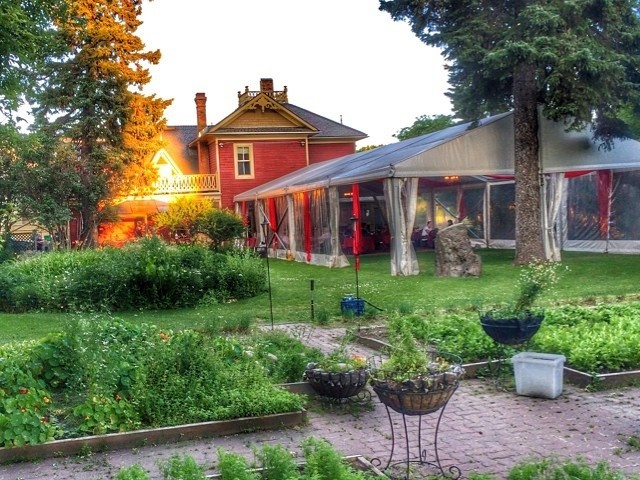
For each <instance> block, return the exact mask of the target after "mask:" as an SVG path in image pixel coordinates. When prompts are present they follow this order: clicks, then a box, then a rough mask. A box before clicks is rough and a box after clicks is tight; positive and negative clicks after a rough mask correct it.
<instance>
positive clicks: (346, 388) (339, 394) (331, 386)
mask: <svg viewBox="0 0 640 480" xmlns="http://www.w3.org/2000/svg"><path fill="white" fill-rule="evenodd" d="M304 379H305V380H306V381H307V382H308V383H309V385H311V387H312V388H313V389H314V390H315V391H316V393H317V394H318V395H321V396H323V397H330V398H349V397H354V396H356V395H358V394H359V393H360V392H361V391H362V389H364V387H365V386H366V385H367V382H368V381H369V371H368V370H367V369H365V368H360V369H357V370H351V371H349V372H340V373H338V372H327V371H325V370H322V369H320V368H309V369H307V370H306V371H305V372H304Z"/></svg>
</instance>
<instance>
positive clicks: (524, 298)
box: [513, 262, 559, 315]
mask: <svg viewBox="0 0 640 480" xmlns="http://www.w3.org/2000/svg"><path fill="white" fill-rule="evenodd" d="M558 268H559V264H558V263H555V262H533V263H531V264H529V265H527V266H526V267H524V269H523V270H522V271H521V272H520V277H519V278H518V290H519V292H520V293H519V295H518V298H517V299H516V303H515V306H514V307H513V312H514V313H515V314H516V315H520V314H522V313H524V312H526V311H527V310H531V308H532V307H533V304H534V303H535V301H536V300H537V298H538V297H539V296H540V295H541V294H542V293H543V292H545V291H549V290H551V289H552V288H553V287H555V286H556V284H557V283H558V279H559V275H558Z"/></svg>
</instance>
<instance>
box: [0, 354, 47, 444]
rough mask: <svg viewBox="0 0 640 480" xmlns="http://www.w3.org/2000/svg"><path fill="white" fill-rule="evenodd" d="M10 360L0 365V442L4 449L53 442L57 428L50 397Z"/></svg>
mask: <svg viewBox="0 0 640 480" xmlns="http://www.w3.org/2000/svg"><path fill="white" fill-rule="evenodd" d="M43 387H44V382H43V381H41V380H37V379H35V378H33V376H32V375H31V373H30V372H28V371H25V370H24V369H22V368H20V365H19V364H17V363H16V362H14V361H12V360H10V359H9V360H7V359H2V361H1V362H0V438H1V439H2V444H3V445H4V446H5V447H11V446H20V445H25V444H28V445H35V444H38V443H43V442H46V441H49V440H53V439H54V438H55V437H56V435H58V434H59V428H58V427H57V426H56V424H55V421H54V420H53V419H52V416H51V405H52V400H51V394H50V393H49V392H48V391H47V390H45V389H44V388H43Z"/></svg>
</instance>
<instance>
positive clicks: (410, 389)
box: [369, 318, 464, 415]
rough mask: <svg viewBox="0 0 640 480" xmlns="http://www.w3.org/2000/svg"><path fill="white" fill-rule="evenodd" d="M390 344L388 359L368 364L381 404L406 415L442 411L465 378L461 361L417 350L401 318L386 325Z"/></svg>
mask: <svg viewBox="0 0 640 480" xmlns="http://www.w3.org/2000/svg"><path fill="white" fill-rule="evenodd" d="M389 340H390V345H391V349H390V352H389V353H390V355H389V358H388V359H386V360H382V359H381V358H380V357H372V358H371V359H370V360H369V363H370V365H371V386H372V387H373V390H374V391H375V392H376V394H377V395H378V398H379V399H380V401H381V402H382V403H383V404H384V405H386V406H387V407H389V408H391V409H392V410H394V411H396V412H398V413H402V414H405V415H424V414H427V413H433V412H435V411H437V410H439V409H440V408H442V407H443V406H444V405H445V404H446V403H447V402H448V401H449V399H450V398H451V396H452V395H453V393H454V392H455V391H456V389H457V388H458V385H459V380H460V378H461V377H462V375H463V374H464V370H463V369H462V366H461V360H460V358H458V357H456V356H455V355H451V354H447V353H444V352H438V351H435V350H431V349H426V348H422V347H421V346H419V345H418V343H417V342H416V340H415V338H414V337H413V335H412V334H411V331H410V330H409V327H408V325H407V324H406V322H405V321H404V320H403V319H402V318H396V319H394V320H391V321H390V322H389Z"/></svg>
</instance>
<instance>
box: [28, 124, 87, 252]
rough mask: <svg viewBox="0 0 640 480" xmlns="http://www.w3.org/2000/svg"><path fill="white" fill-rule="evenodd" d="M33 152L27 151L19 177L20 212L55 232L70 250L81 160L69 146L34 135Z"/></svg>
mask: <svg viewBox="0 0 640 480" xmlns="http://www.w3.org/2000/svg"><path fill="white" fill-rule="evenodd" d="M30 137H31V142H30V145H31V148H29V149H28V150H25V151H23V153H22V158H21V162H20V164H21V165H22V167H23V168H20V169H19V171H18V173H17V176H16V178H17V188H18V189H19V194H20V195H19V202H18V204H19V211H20V214H21V216H22V217H24V218H29V219H31V220H32V221H33V222H34V223H36V224H38V225H41V226H42V227H44V229H45V230H47V231H48V232H51V233H52V234H54V235H55V237H56V238H57V239H58V244H59V245H61V246H66V247H70V244H69V238H68V236H67V233H68V229H67V225H68V222H69V220H71V217H72V213H73V211H74V210H76V209H77V202H76V199H77V198H78V192H79V191H81V190H82V184H81V182H80V175H79V173H78V171H77V164H78V156H77V155H76V152H75V149H74V148H73V146H72V145H70V144H69V143H68V142H64V141H61V140H59V139H56V138H49V137H46V136H44V135H42V134H31V135H30Z"/></svg>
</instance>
